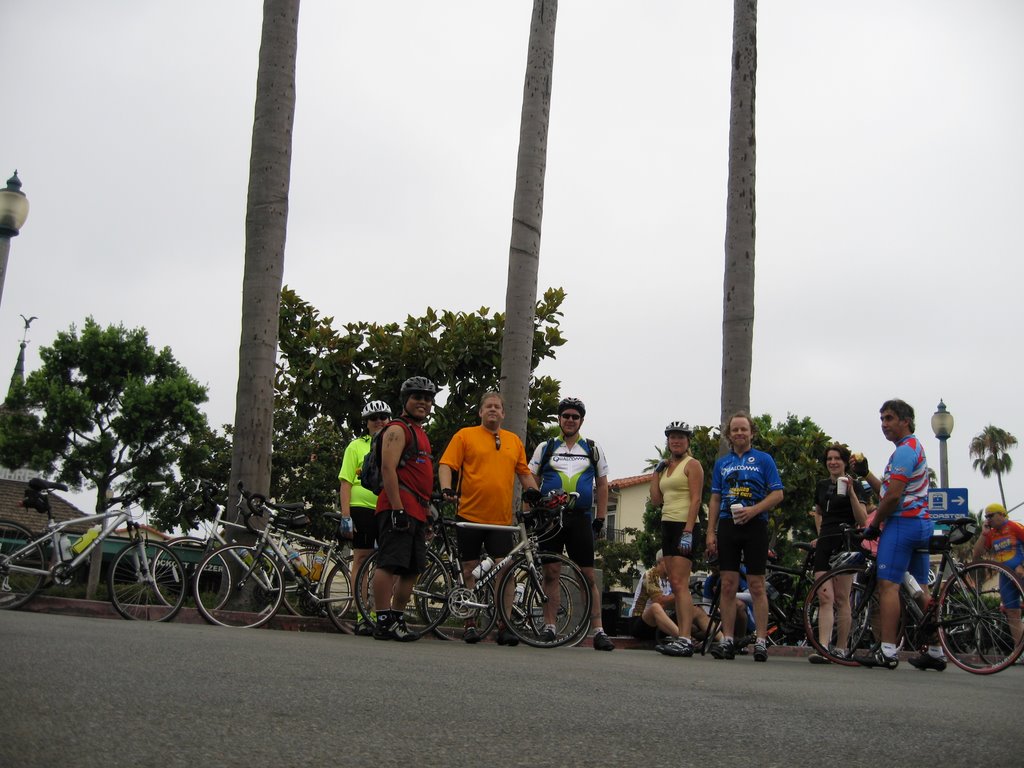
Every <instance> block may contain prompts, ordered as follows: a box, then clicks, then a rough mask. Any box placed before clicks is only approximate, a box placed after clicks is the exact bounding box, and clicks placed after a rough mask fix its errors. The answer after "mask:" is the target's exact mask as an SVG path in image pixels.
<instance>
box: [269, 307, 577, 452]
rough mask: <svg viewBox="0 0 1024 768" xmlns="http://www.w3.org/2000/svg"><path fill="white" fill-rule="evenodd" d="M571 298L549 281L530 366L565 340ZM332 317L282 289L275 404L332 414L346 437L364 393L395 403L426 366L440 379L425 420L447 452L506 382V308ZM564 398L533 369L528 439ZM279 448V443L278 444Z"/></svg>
mask: <svg viewBox="0 0 1024 768" xmlns="http://www.w3.org/2000/svg"><path fill="white" fill-rule="evenodd" d="M564 298H565V293H564V292H563V291H562V290H561V289H555V288H552V289H548V290H547V291H546V292H545V293H544V297H543V299H542V300H541V301H539V302H537V312H536V322H535V332H534V342H533V359H532V370H533V371H536V369H537V366H538V365H539V364H540V363H541V362H542V361H543V360H546V359H553V358H554V356H555V349H556V348H557V347H560V346H561V345H562V344H564V343H565V340H564V339H563V338H562V334H561V331H560V329H559V318H560V317H561V316H562V313H561V310H560V307H561V304H562V301H563V300H564ZM333 323H334V318H333V317H322V316H321V315H320V313H319V311H318V310H317V309H316V308H315V307H313V306H311V305H310V304H308V303H306V302H305V301H303V300H302V299H300V298H299V296H298V295H297V294H296V293H295V292H294V291H292V290H291V289H289V288H287V287H286V288H285V289H284V290H283V291H282V294H281V333H280V345H281V356H280V360H279V362H278V369H277V380H276V387H277V396H278V405H277V409H278V411H280V410H281V409H282V408H291V409H293V412H294V418H296V419H298V420H300V421H301V420H303V419H306V420H312V419H314V418H315V417H317V416H323V417H327V418H329V419H330V420H331V421H333V423H334V425H335V427H336V429H337V430H338V432H339V433H340V434H341V436H342V438H343V441H344V442H347V441H348V440H351V439H352V437H353V436H355V435H356V434H358V432H359V430H360V429H361V419H360V415H359V414H360V412H361V410H362V407H363V405H364V404H365V402H366V401H367V400H383V401H385V402H387V403H390V404H391V406H392V408H393V409H395V411H396V412H397V410H398V405H399V404H398V391H399V389H400V387H401V384H402V382H403V381H404V380H405V379H407V378H408V377H409V376H414V375H424V376H428V377H429V378H431V379H432V380H433V381H434V382H435V383H437V384H438V385H439V386H440V387H442V388H443V392H442V394H441V397H440V398H439V401H438V404H437V405H435V407H434V412H433V415H432V416H431V418H430V421H429V422H428V424H427V425H426V429H427V434H428V435H429V436H430V440H431V444H432V445H433V447H434V452H435V454H437V455H440V452H441V451H443V450H444V447H445V446H446V445H447V444H448V441H449V440H450V439H451V437H452V435H453V434H455V432H456V431H457V430H459V429H461V428H462V427H465V426H468V425H470V424H475V423H477V421H478V420H479V417H478V416H477V408H478V406H479V401H480V397H481V396H482V395H483V393H484V392H486V391H487V390H492V389H493V390H496V389H498V388H499V386H498V384H499V371H500V369H501V342H502V332H503V329H504V315H503V314H502V313H500V312H494V313H491V312H490V310H489V309H488V308H487V307H481V308H480V309H478V310H477V311H476V312H473V313H463V312H452V311H440V312H439V311H436V310H434V309H431V308H427V310H426V313H425V314H424V315H423V316H422V317H413V316H411V315H410V316H409V317H407V318H406V319H405V322H404V323H403V324H399V323H387V324H383V325H380V324H376V323H366V322H357V323H347V324H345V325H344V326H343V330H342V331H341V332H338V331H336V330H335V329H334V327H333ZM557 403H558V381H556V380H555V379H552V378H551V377H549V376H538V375H536V373H534V374H533V375H532V376H531V382H530V417H529V424H528V429H527V441H526V442H527V445H528V446H529V445H532V444H536V443H538V442H539V441H540V440H542V439H544V436H545V435H544V429H545V424H547V423H548V422H550V419H551V414H553V413H554V411H555V407H556V406H557ZM275 450H276V451H279V450H280V448H279V447H278V446H277V445H276V443H275ZM275 461H276V457H275Z"/></svg>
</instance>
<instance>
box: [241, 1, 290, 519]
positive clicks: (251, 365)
mask: <svg viewBox="0 0 1024 768" xmlns="http://www.w3.org/2000/svg"><path fill="white" fill-rule="evenodd" d="M298 24H299V0H264V3H263V34H262V39H261V41H260V54H259V72H258V74H257V78H256V109H255V115H254V118H253V126H252V150H251V154H250V158H249V195H248V201H247V204H246V212H245V270H244V274H243V277H242V334H241V342H240V344H239V348H238V388H237V393H236V397H235V428H234V436H233V437H234V444H233V449H232V456H231V488H230V491H231V494H232V497H234V496H235V495H236V493H237V491H236V490H235V487H236V484H237V483H238V481H239V480H241V481H243V482H244V483H245V486H246V488H247V489H249V490H250V491H253V492H258V493H268V492H269V490H270V452H271V441H272V437H273V428H274V366H275V362H276V355H277V333H278V309H279V306H280V301H281V283H282V280H283V277H284V246H285V238H286V234H287V225H288V187H289V183H290V179H291V159H292V123H293V119H294V116H295V54H296V49H297V47H298ZM231 508H232V509H234V504H232V505H231Z"/></svg>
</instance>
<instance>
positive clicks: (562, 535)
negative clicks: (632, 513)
mask: <svg viewBox="0 0 1024 768" xmlns="http://www.w3.org/2000/svg"><path fill="white" fill-rule="evenodd" d="M586 414H587V409H586V407H585V406H584V405H583V403H582V401H580V400H577V399H576V398H574V397H567V398H565V399H564V400H562V401H561V402H560V403H559V404H558V426H559V428H560V429H561V434H560V435H559V436H558V437H556V438H552V439H551V440H546V441H544V442H543V443H541V444H540V445H538V446H537V449H536V450H535V451H534V452H533V457H532V458H531V459H530V471H531V472H533V474H534V475H535V476H536V478H537V484H538V485H539V486H540V492H541V493H548V492H549V491H552V490H556V489H558V488H561V489H563V490H565V491H567V492H570V493H571V492H573V491H575V492H576V493H578V494H579V498H577V500H576V504H575V507H574V509H573V511H572V512H571V513H570V514H567V515H565V516H563V520H562V527H561V528H560V529H559V531H558V532H557V533H556V534H555V535H554V536H552V537H550V538H548V539H545V540H544V541H543V542H542V543H541V548H542V550H543V551H545V552H554V553H557V554H561V553H562V551H563V549H564V550H565V553H566V555H568V557H569V559H571V560H572V561H573V562H574V563H576V565H578V566H579V567H580V569H581V570H582V571H583V573H584V575H586V577H587V580H588V581H589V582H590V592H591V596H592V602H591V609H590V626H591V628H592V629H593V630H594V648H595V649H596V650H599V651H612V650H614V649H615V645H614V643H612V641H611V639H610V638H609V637H608V635H607V634H606V633H605V631H604V627H603V626H602V623H601V594H600V592H598V590H597V583H596V582H595V581H594V539H595V537H597V536H600V535H602V532H603V530H604V525H605V518H606V517H607V516H608V462H607V461H605V458H604V451H602V450H601V448H600V447H599V446H598V444H597V443H595V442H594V441H593V440H587V439H585V438H583V437H581V435H580V427H581V426H582V424H583V419H584V417H585V416H586ZM561 568H562V567H561V564H559V563H552V564H549V565H545V566H544V592H545V593H546V594H547V596H548V600H547V602H546V603H545V604H544V630H543V634H545V635H548V636H549V638H548V639H549V640H554V639H555V631H556V630H555V616H556V613H557V611H558V603H559V599H560V597H561V595H560V587H559V574H560V572H561Z"/></svg>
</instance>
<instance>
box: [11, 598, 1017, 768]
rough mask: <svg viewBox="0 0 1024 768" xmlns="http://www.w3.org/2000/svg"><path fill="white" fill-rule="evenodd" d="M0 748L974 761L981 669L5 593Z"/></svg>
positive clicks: (990, 716) (25, 752) (208, 754)
mask: <svg viewBox="0 0 1024 768" xmlns="http://www.w3.org/2000/svg"><path fill="white" fill-rule="evenodd" d="M0 648H2V654H3V656H2V658H3V660H4V669H5V670H6V672H5V674H3V678H2V679H3V682H2V684H0V699H2V701H0V766H5V767H6V768H21V767H22V766H24V767H25V768H31V767H32V766H46V768H51V767H52V766H55V765H69V766H105V767H107V768H111V767H116V766H129V765H131V766H160V767H161V768H171V767H172V766H204V768H205V767H207V766H243V765H244V766H284V767H288V766H311V765H318V766H319V765H339V766H349V765H352V766H379V767H380V768H385V767H387V766H402V767H403V768H406V767H408V768H418V767H419V766H435V765H437V766H441V765H443V766H446V768H461V766H476V765H481V766H528V767H529V768H541V767H542V766H575V765H581V766H582V765H586V766H597V767H604V768H610V767H611V766H619V765H628V766H673V768H677V767H678V766H688V765H700V766H702V768H706V767H707V766H721V765H726V764H728V765H733V766H735V765H743V764H745V765H748V766H757V767H758V768H760V767H761V766H815V768H821V766H829V765H842V766H868V765H870V766H872V767H873V768H875V767H881V766H889V765H899V766H901V768H902V767H903V766H930V767H931V768H935V767H936V766H941V768H946V767H947V766H960V765H963V766H972V767H973V766H976V765H978V764H979V761H981V760H982V759H983V757H982V756H987V757H985V758H984V761H985V762H991V763H992V764H998V765H1003V766H1011V765H1021V764H1022V762H1024V760H1022V757H1021V755H1022V752H1021V751H1020V749H1019V748H1015V749H1014V750H1013V751H1009V745H1008V747H1007V751H1003V749H1002V747H1001V744H1002V743H1004V742H1007V741H1008V740H1009V739H1011V738H1013V737H1012V735H1011V734H1012V732H1013V729H1015V728H1016V725H1017V721H1018V720H1019V717H1018V715H1019V711H1020V705H1021V702H1022V701H1024V694H1022V686H1024V667H1020V666H1017V667H1014V668H1011V669H1009V670H1007V671H1005V672H1003V673H1000V674H998V675H993V676H988V677H980V676H976V675H970V674H968V673H966V672H961V671H960V670H956V669H952V668H951V669H949V670H947V671H946V672H944V673H941V674H939V673H935V672H918V671H916V670H914V669H913V668H911V667H910V666H909V665H901V666H900V668H899V669H897V670H895V671H891V672H889V671H885V670H866V669H847V668H839V667H820V666H814V665H811V664H808V663H807V661H806V660H805V659H802V658H781V657H772V658H771V659H769V661H768V663H767V664H755V663H754V661H753V660H752V659H751V658H750V657H738V658H737V659H736V660H735V661H731V662H728V661H715V660H712V659H711V658H695V659H672V658H668V657H664V656H660V655H659V654H657V653H654V652H651V651H640V650H617V651H615V652H613V653H602V652H598V651H594V650H593V649H590V648H563V649H555V650H536V649H532V648H527V647H524V646H519V647H516V648H503V647H500V646H497V645H493V644H481V645H476V646H466V645H464V644H462V643H458V644H456V643H445V642H441V641H435V640H421V641H420V642H417V643H410V644H404V645H400V644H397V643H391V642H387V643H383V642H378V641H374V640H372V639H369V638H361V637H352V636H342V635H338V634H325V633H300V632H277V631H269V630H229V629H224V628H220V627H209V626H200V625H186V624H174V623H171V624H148V623H141V622H129V621H111V620H108V619H95V618H82V617H67V616H54V615H47V614H34V613H22V612H18V611H13V612H8V611H0Z"/></svg>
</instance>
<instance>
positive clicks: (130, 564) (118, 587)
mask: <svg viewBox="0 0 1024 768" xmlns="http://www.w3.org/2000/svg"><path fill="white" fill-rule="evenodd" d="M107 591H108V593H109V595H110V602H111V603H113V605H114V608H115V609H116V610H117V612H118V613H119V614H121V616H123V617H124V618H126V619H129V620H132V619H134V620H138V621H170V620H171V619H173V618H174V617H175V616H176V615H177V613H178V611H179V610H181V606H182V603H184V602H185V595H186V594H187V592H188V579H187V578H186V576H185V569H184V568H183V567H182V565H181V560H179V559H178V556H177V555H176V554H174V552H173V551H171V549H170V548H169V547H168V546H167V545H166V544H161V543H159V542H156V541H141V540H140V541H133V542H132V543H131V544H128V545H127V546H126V547H124V548H123V549H122V550H121V551H120V552H118V553H117V554H116V555H115V556H114V560H113V562H112V563H111V564H110V568H109V569H108V570H107Z"/></svg>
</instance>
